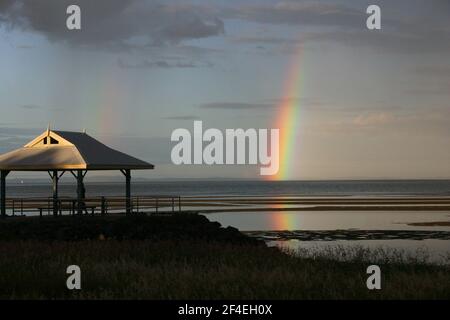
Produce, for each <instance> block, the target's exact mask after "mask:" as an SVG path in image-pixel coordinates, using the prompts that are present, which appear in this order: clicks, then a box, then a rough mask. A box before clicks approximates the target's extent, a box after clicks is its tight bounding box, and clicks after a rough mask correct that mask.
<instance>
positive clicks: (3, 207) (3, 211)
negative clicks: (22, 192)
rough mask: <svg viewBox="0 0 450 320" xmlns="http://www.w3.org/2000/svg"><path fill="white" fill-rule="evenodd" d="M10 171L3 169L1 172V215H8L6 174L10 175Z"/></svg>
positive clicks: (3, 216)
mask: <svg viewBox="0 0 450 320" xmlns="http://www.w3.org/2000/svg"><path fill="white" fill-rule="evenodd" d="M8 173H9V171H6V170H2V171H1V174H0V180H1V181H0V188H1V191H0V213H1V217H2V218H5V217H6V176H7V175H8Z"/></svg>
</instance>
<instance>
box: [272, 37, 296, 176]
mask: <svg viewBox="0 0 450 320" xmlns="http://www.w3.org/2000/svg"><path fill="white" fill-rule="evenodd" d="M303 60H304V59H303V47H302V46H300V47H299V49H298V51H297V52H296V54H295V55H294V59H293V63H292V64H290V65H289V70H288V76H287V79H286V84H285V86H284V88H285V92H284V94H283V98H282V101H281V103H280V105H279V106H278V108H277V110H278V114H277V118H276V124H275V128H279V129H280V145H279V152H280V169H279V171H278V173H277V174H275V175H273V176H269V180H288V179H292V175H293V173H294V169H295V167H294V166H295V155H296V145H298V142H297V140H296V136H297V132H298V123H299V116H300V102H299V98H300V94H301V87H302V70H303V68H302V61H303Z"/></svg>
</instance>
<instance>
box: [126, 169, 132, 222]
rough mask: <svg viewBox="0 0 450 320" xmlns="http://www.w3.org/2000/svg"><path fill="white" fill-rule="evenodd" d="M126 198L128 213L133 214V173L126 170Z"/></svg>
mask: <svg viewBox="0 0 450 320" xmlns="http://www.w3.org/2000/svg"><path fill="white" fill-rule="evenodd" d="M125 198H126V206H127V209H126V213H127V214H130V213H131V171H130V170H129V169H127V170H125Z"/></svg>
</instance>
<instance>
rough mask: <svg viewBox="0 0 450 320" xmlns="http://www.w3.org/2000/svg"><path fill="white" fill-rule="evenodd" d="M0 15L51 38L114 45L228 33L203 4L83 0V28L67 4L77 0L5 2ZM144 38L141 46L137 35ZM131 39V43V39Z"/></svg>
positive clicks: (13, 24)
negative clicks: (71, 23) (70, 22)
mask: <svg viewBox="0 0 450 320" xmlns="http://www.w3.org/2000/svg"><path fill="white" fill-rule="evenodd" d="M1 3H2V5H0V15H1V17H2V20H3V23H4V24H7V25H8V26H9V27H15V28H21V29H23V30H29V31H33V32H37V33H41V34H44V35H45V36H46V37H47V38H48V39H49V40H51V41H65V42H68V43H70V44H72V45H84V46H89V47H94V48H105V47H106V48H109V47H114V46H116V47H117V46H119V45H124V44H128V45H130V46H133V45H134V46H135V47H140V46H149V45H155V46H162V45H165V44H168V43H169V44H170V43H171V44H176V43H180V42H181V41H183V40H189V39H200V38H206V37H211V36H216V35H220V34H222V33H224V32H225V30H224V23H223V21H222V20H220V19H219V18H218V17H217V16H216V15H215V12H214V11H212V10H210V9H209V8H208V7H205V6H200V5H193V4H192V5H187V4H183V5H182V4H177V3H168V2H161V3H160V2H156V1H145V2H144V1H138V0H96V1H92V0H78V1H76V4H77V5H79V6H80V8H81V23H82V29H81V30H74V31H70V30H68V29H67V28H66V18H67V14H66V8H67V7H68V6H69V5H71V4H74V2H73V1H72V0H35V1H25V0H17V1H16V2H15V5H11V4H10V3H9V1H8V2H1ZM136 37H141V38H142V39H140V40H139V41H138V44H135V43H133V42H132V40H133V38H136ZM130 40H131V43H128V42H129V41H130Z"/></svg>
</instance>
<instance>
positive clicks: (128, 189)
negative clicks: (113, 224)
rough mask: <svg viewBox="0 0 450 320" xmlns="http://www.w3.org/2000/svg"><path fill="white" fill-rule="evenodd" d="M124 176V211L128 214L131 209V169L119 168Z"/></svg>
mask: <svg viewBox="0 0 450 320" xmlns="http://www.w3.org/2000/svg"><path fill="white" fill-rule="evenodd" d="M120 171H121V172H122V173H123V175H124V176H125V206H126V208H125V212H126V214H130V213H131V211H132V208H131V170H130V169H126V170H120Z"/></svg>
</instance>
